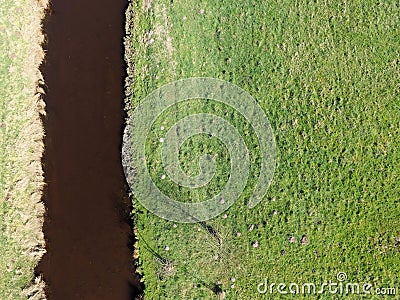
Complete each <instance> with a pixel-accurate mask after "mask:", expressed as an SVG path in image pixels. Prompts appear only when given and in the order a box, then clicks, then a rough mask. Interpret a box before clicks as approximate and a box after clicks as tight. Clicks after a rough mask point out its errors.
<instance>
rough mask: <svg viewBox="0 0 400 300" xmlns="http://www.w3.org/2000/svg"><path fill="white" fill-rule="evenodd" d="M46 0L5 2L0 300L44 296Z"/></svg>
mask: <svg viewBox="0 0 400 300" xmlns="http://www.w3.org/2000/svg"><path fill="white" fill-rule="evenodd" d="M46 5H47V2H46V1H28V0H16V1H11V0H1V1H0V56H1V57H0V61H1V64H0V113H1V115H0V228H1V229H0V299H13V300H14V299H26V298H27V297H30V298H31V299H42V298H41V297H42V296H43V295H44V294H43V286H44V284H43V283H42V282H41V280H40V278H35V279H33V277H34V274H33V269H34V267H35V265H36V264H37V262H38V261H39V259H40V257H41V256H42V254H43V252H44V238H43V233H42V221H43V220H42V218H43V213H44V206H43V204H42V203H41V202H40V201H41V190H42V186H43V177H42V167H41V156H42V152H43V144H42V138H43V129H42V124H41V121H40V113H42V112H43V103H42V102H41V99H40V94H41V91H40V88H38V83H39V81H41V74H40V72H39V70H38V68H39V65H40V63H41V61H42V59H43V51H42V48H41V43H42V42H43V35H42V32H41V20H42V17H43V15H44V9H45V8H46Z"/></svg>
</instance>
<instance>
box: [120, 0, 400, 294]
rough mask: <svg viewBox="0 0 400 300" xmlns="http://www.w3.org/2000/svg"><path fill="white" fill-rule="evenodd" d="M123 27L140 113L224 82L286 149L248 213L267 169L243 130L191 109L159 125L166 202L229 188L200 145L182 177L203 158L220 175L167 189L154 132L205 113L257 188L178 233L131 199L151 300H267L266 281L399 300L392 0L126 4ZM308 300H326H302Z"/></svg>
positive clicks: (397, 58)
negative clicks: (179, 83)
mask: <svg viewBox="0 0 400 300" xmlns="http://www.w3.org/2000/svg"><path fill="white" fill-rule="evenodd" d="M127 21H128V26H127V30H128V33H129V34H130V35H129V36H128V38H127V40H126V45H125V46H126V58H127V61H128V63H129V68H128V73H129V76H130V82H129V84H128V88H127V92H128V96H129V100H130V101H129V106H130V107H131V109H134V108H135V107H136V106H137V105H138V103H140V101H142V100H143V99H144V97H145V96H147V95H148V93H150V92H151V91H153V90H154V89H156V88H158V87H161V86H162V85H163V84H165V83H168V82H171V81H174V80H178V79H182V78H189V77H200V76H201V77H214V78H219V79H224V80H226V81H229V82H231V83H233V84H235V85H237V86H239V87H241V88H242V89H244V90H246V91H247V92H248V93H250V94H251V95H252V96H253V97H254V98H255V99H256V100H257V101H258V104H259V105H260V106H261V107H262V108H263V109H264V111H265V113H266V114H267V116H268V118H269V121H270V123H271V125H272V128H273V130H274V134H275V138H276V143H277V148H278V163H277V168H276V172H275V177H274V180H273V183H272V185H271V187H270V189H269V191H268V194H267V195H266V197H265V199H264V201H262V202H261V203H260V204H259V205H258V206H257V207H255V208H254V209H248V208H247V207H246V205H245V204H246V203H247V201H248V198H249V196H250V195H251V193H252V188H253V187H254V185H255V183H256V179H255V178H256V175H257V174H259V172H260V169H259V166H258V164H257V162H258V158H259V150H258V148H257V141H256V139H255V136H254V132H252V129H251V126H249V124H247V123H246V120H245V119H244V118H242V117H241V116H240V115H238V114H237V112H235V111H233V110H232V109H231V108H229V107H224V106H222V105H218V104H216V103H213V102H212V101H209V102H208V104H207V105H204V103H203V102H202V103H200V102H199V101H197V102H196V101H195V100H193V101H190V102H188V103H185V104H186V105H177V106H176V107H173V108H171V109H170V110H168V111H167V112H166V113H164V114H162V115H161V116H160V117H159V118H158V120H157V121H156V123H155V124H154V126H153V129H152V134H151V136H149V137H148V142H147V154H148V157H147V158H148V163H149V171H150V173H151V176H152V178H153V180H154V181H155V182H156V183H157V185H158V187H159V188H160V190H162V191H163V192H164V193H165V194H167V195H169V196H171V197H174V198H175V199H177V200H181V201H185V200H184V199H190V200H191V201H202V200H204V198H208V197H209V196H210V195H213V194H214V193H217V192H218V191H220V190H221V189H222V188H223V186H224V183H225V182H226V180H227V178H228V176H229V174H228V173H227V171H229V155H228V154H227V151H226V149H225V148H224V147H223V146H222V145H221V143H220V142H219V141H218V140H217V139H215V138H209V137H208V136H205V135H199V136H196V137H195V138H192V139H190V140H188V141H187V142H186V143H185V144H183V146H182V148H181V151H180V162H181V164H182V168H183V169H184V170H185V171H186V172H187V174H189V175H196V174H197V172H198V171H199V170H198V165H197V159H198V157H199V155H201V154H204V153H214V154H215V153H218V159H217V163H218V167H217V171H216V174H217V176H216V178H214V179H213V180H212V181H211V182H210V184H209V185H207V186H205V187H201V188H198V189H188V188H182V187H179V186H177V185H176V184H174V183H173V182H172V181H171V180H169V179H168V178H165V179H161V176H162V174H163V170H162V165H161V157H160V150H161V145H162V144H161V143H159V142H158V141H159V139H160V138H161V137H162V136H163V133H164V131H162V130H160V128H161V126H163V127H165V131H166V130H168V128H170V127H171V126H172V125H173V124H174V123H175V122H176V121H177V120H179V119H181V118H182V117H184V116H186V115H190V114H193V113H196V112H197V113H199V112H209V113H215V114H216V115H218V116H221V117H224V118H225V119H226V120H228V121H229V122H231V123H232V124H233V125H234V126H235V127H236V128H237V129H238V130H239V132H240V133H241V134H242V136H243V138H244V140H245V142H246V144H247V146H248V148H249V151H250V154H251V162H252V164H251V169H250V174H251V175H252V176H250V177H249V178H250V180H249V181H248V182H247V186H246V189H245V191H244V193H243V195H241V197H240V198H239V200H238V201H237V202H236V203H235V204H234V205H233V206H232V207H231V208H230V209H229V210H228V211H226V212H225V213H224V214H226V215H224V214H223V215H221V216H219V217H217V218H215V219H213V220H211V221H207V222H206V224H174V223H173V222H170V221H165V220H163V219H160V218H158V217H157V216H155V215H153V214H152V213H150V212H148V211H147V210H146V209H145V208H143V207H142V206H141V205H140V203H138V201H134V204H135V211H134V214H133V215H134V218H135V223H136V227H137V228H136V230H137V237H138V245H137V247H138V251H139V264H140V268H139V271H140V273H141V274H142V275H143V279H144V283H145V292H146V296H147V298H148V299H214V298H216V297H217V295H216V294H217V291H218V290H222V291H224V293H225V295H226V299H262V298H263V297H264V299H266V298H267V297H268V295H261V294H259V292H258V291H257V286H258V284H259V283H262V282H264V279H265V278H267V279H268V282H270V283H272V282H275V283H277V284H278V283H286V284H288V285H289V284H290V283H297V284H298V285H301V284H302V283H315V284H317V285H318V284H321V283H322V282H328V281H329V280H332V281H335V280H336V274H337V273H339V272H345V273H346V274H347V281H345V283H347V282H353V283H354V282H355V283H360V285H362V284H363V283H365V282H369V283H371V284H372V285H373V292H374V291H375V288H379V287H395V288H397V293H400V279H399V275H398V274H400V243H399V239H400V217H399V216H400V202H399V198H400V185H399V177H400V176H399V175H400V172H399V170H400V140H399V131H400V130H399V128H400V126H399V125H400V7H399V3H398V1H392V0H388V1H369V0H357V1H318V0H315V1H302V0H299V1H280V2H279V3H277V2H274V1H226V0H203V1H194V0H186V1H181V0H177V1H165V0H154V1H145V3H143V2H142V1H133V2H132V3H131V4H130V8H129V10H128V12H127ZM205 226H211V228H213V230H215V232H216V233H217V234H216V235H213V234H211V233H210V232H209V231H208V230H207V228H206V227H205ZM255 245H257V247H253V246H255ZM336 282H337V280H336ZM275 291H276V290H275ZM374 293H375V292H374ZM273 296H274V298H279V297H284V295H280V294H278V293H275V294H274V295H273ZM307 296H308V298H309V299H310V297H315V298H316V297H318V298H320V299H331V298H332V297H333V295H332V294H329V293H324V294H320V295H314V296H310V295H298V297H296V298H302V297H306V298H307ZM370 296H371V298H374V297H378V296H377V295H375V294H374V295H370ZM269 297H272V296H271V295H269ZM287 297H288V295H286V298H287ZM354 297H356V296H354ZM350 298H352V297H350Z"/></svg>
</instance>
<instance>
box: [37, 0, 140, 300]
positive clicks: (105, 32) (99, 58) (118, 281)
mask: <svg viewBox="0 0 400 300" xmlns="http://www.w3.org/2000/svg"><path fill="white" fill-rule="evenodd" d="M127 5H128V2H127V1H124V0H98V1H94V0H68V1H64V0H53V1H52V3H51V9H50V10H49V14H48V16H47V18H46V20H45V22H44V32H45V35H46V41H47V42H46V44H45V45H44V48H45V51H46V59H45V62H44V63H43V65H42V67H41V71H42V74H43V76H44V79H45V86H44V89H45V92H46V95H45V97H44V101H45V102H46V112H47V116H46V117H45V118H44V119H43V122H44V126H45V131H46V137H45V154H44V157H43V168H44V171H45V181H46V184H47V187H46V190H45V196H44V198H43V201H44V203H45V205H46V208H47V213H46V218H45V224H44V233H45V238H46V248H47V253H46V254H45V256H44V257H43V259H42V260H41V262H40V264H39V266H38V267H37V268H36V273H37V274H38V275H42V276H43V278H44V280H45V282H46V284H47V289H46V295H47V297H48V299H57V300H58V299H115V300H117V299H135V298H137V297H139V295H140V294H141V293H142V286H141V284H140V280H139V277H138V276H137V274H136V273H135V269H134V263H133V258H132V254H133V249H132V247H133V243H134V236H133V229H132V223H131V220H130V212H131V211H132V204H131V201H130V199H129V197H128V187H127V184H126V181H125V177H124V173H123V170H122V165H121V154H120V152H121V144H122V131H123V125H124V119H125V113H124V80H125V77H126V65H125V62H124V49H123V37H124V35H125V30H124V28H125V27H124V24H125V10H126V8H127Z"/></svg>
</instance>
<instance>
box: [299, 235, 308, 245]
mask: <svg viewBox="0 0 400 300" xmlns="http://www.w3.org/2000/svg"><path fill="white" fill-rule="evenodd" d="M300 243H301V244H303V245H308V244H310V242H309V241H308V239H307V235H305V234H303V236H302V237H301V240H300Z"/></svg>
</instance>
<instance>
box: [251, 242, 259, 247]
mask: <svg viewBox="0 0 400 300" xmlns="http://www.w3.org/2000/svg"><path fill="white" fill-rule="evenodd" d="M251 245H252V246H253V248H257V247H258V246H259V244H258V241H254V242H253V243H252V244H251Z"/></svg>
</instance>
